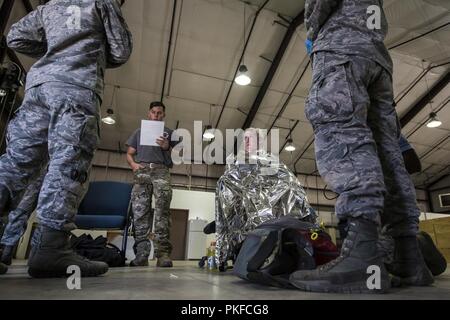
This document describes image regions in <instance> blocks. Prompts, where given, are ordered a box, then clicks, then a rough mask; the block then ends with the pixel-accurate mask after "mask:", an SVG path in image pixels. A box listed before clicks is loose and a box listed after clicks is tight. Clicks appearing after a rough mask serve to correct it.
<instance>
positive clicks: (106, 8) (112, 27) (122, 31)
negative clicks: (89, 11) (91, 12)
mask: <svg viewBox="0 0 450 320" xmlns="http://www.w3.org/2000/svg"><path fill="white" fill-rule="evenodd" d="M97 5H98V6H99V8H100V15H101V18H102V20H103V25H104V27H105V32H106V40H107V43H108V52H107V67H108V68H117V67H120V66H121V65H123V64H124V63H126V62H127V61H128V59H129V58H130V56H131V52H132V51H133V37H132V35H131V32H130V30H129V29H128V25H127V23H126V22H125V19H124V18H123V15H122V12H121V10H120V7H119V5H118V4H117V3H116V1H115V0H102V1H99V2H97Z"/></svg>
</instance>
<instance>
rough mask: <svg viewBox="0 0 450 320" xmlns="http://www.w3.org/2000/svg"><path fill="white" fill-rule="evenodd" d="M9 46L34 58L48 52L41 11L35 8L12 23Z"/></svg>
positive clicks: (8, 39) (8, 40)
mask: <svg viewBox="0 0 450 320" xmlns="http://www.w3.org/2000/svg"><path fill="white" fill-rule="evenodd" d="M7 42H8V47H10V48H11V49H13V50H15V51H17V52H20V53H23V54H25V55H27V56H30V57H32V58H41V57H42V56H43V55H44V54H45V53H46V52H47V40H46V38H45V30H44V26H43V24H42V21H41V17H40V13H39V11H38V10H35V11H33V12H31V13H30V14H28V15H27V16H25V17H24V18H23V19H22V20H20V21H19V22H17V23H15V24H13V25H12V27H11V30H10V31H9V33H8V38H7Z"/></svg>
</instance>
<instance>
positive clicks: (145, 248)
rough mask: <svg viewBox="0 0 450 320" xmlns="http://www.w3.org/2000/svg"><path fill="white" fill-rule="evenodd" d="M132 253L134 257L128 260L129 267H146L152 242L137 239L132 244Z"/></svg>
mask: <svg viewBox="0 0 450 320" xmlns="http://www.w3.org/2000/svg"><path fill="white" fill-rule="evenodd" d="M133 249H134V254H135V255H136V258H134V260H133V261H131V262H130V267H147V266H148V257H149V256H150V251H151V249H152V244H151V243H150V241H148V240H144V241H139V242H137V243H135V244H134V247H133Z"/></svg>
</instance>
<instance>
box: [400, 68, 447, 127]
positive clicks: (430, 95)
mask: <svg viewBox="0 0 450 320" xmlns="http://www.w3.org/2000/svg"><path fill="white" fill-rule="evenodd" d="M449 82H450V72H447V73H446V74H445V75H444V76H443V77H442V78H441V79H440V80H439V81H438V82H437V83H436V84H435V85H434V86H433V88H431V89H430V91H428V92H427V93H426V94H425V95H424V96H423V97H422V98H421V99H420V100H419V101H417V103H415V104H414V105H413V106H412V107H411V108H409V110H408V112H406V114H405V115H404V116H403V117H402V118H401V119H400V124H401V126H402V128H404V127H405V126H406V125H407V124H408V123H409V122H410V121H411V120H412V119H414V117H415V116H417V115H418V114H419V113H420V112H421V111H422V110H423V108H425V107H426V106H427V105H428V103H430V102H431V101H432V100H433V99H434V98H435V97H436V96H437V95H438V94H439V93H440V92H441V91H442V90H443V89H444V88H445V87H446V86H447V85H448V83H449Z"/></svg>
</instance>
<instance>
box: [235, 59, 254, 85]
mask: <svg viewBox="0 0 450 320" xmlns="http://www.w3.org/2000/svg"><path fill="white" fill-rule="evenodd" d="M234 81H235V82H236V83H237V84H238V85H240V86H248V85H249V84H250V83H251V82H252V79H250V77H249V76H248V69H247V66H246V65H245V64H243V65H241V66H240V67H239V72H238V74H237V76H236V79H234Z"/></svg>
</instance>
